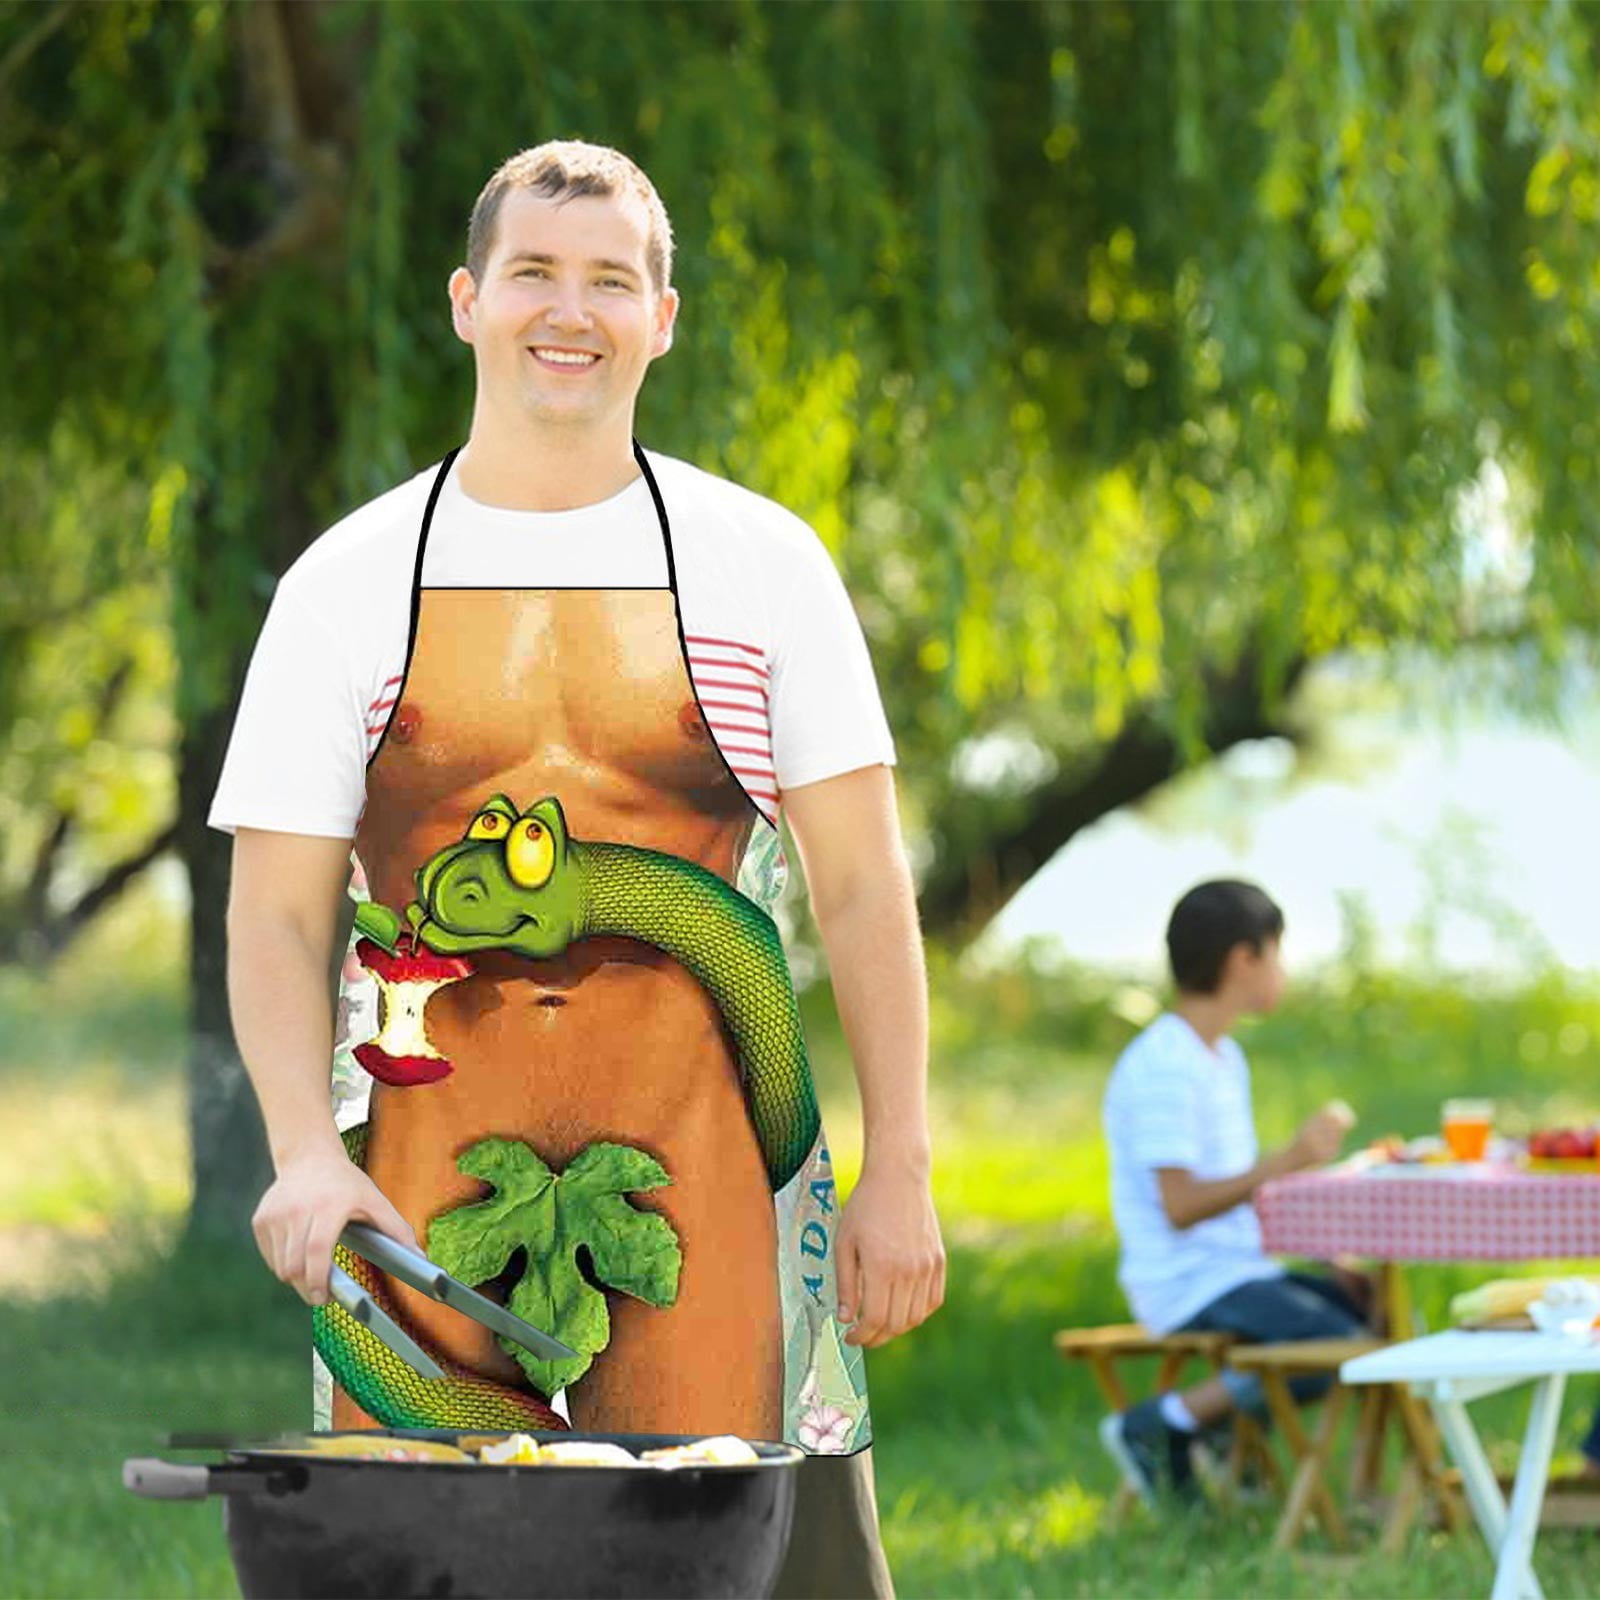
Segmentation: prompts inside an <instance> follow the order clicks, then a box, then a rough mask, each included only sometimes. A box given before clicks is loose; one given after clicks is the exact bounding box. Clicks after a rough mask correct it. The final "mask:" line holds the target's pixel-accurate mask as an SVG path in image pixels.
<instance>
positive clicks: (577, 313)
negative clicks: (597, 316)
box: [546, 284, 592, 328]
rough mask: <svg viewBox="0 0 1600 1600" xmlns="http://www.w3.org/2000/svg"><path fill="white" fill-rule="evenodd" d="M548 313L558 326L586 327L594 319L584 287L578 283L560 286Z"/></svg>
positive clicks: (551, 320) (553, 322) (551, 321)
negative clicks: (585, 298) (585, 296)
mask: <svg viewBox="0 0 1600 1600" xmlns="http://www.w3.org/2000/svg"><path fill="white" fill-rule="evenodd" d="M546 315H547V316H548V318H549V320H550V323H551V325H552V326H553V327H557V328H586V327H588V326H589V323H590V321H591V320H592V318H591V317H590V314H589V307H588V305H587V304H586V302H585V300H584V295H583V289H582V287H581V285H578V284H566V285H563V286H561V287H558V288H557V290H556V293H555V298H554V299H553V300H552V301H551V303H550V309H549V311H548V312H547V313H546Z"/></svg>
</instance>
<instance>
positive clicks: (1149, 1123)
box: [1122, 1055, 1201, 1167]
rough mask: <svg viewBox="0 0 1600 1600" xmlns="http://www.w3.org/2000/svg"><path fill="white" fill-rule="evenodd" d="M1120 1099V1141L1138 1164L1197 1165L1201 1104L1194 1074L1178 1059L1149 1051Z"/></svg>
mask: <svg viewBox="0 0 1600 1600" xmlns="http://www.w3.org/2000/svg"><path fill="white" fill-rule="evenodd" d="M1129 1089H1130V1091H1131V1092H1130V1093H1128V1094H1127V1096H1126V1097H1125V1098H1124V1100H1123V1105H1122V1114H1123V1127H1122V1133H1123V1140H1124V1147H1125V1148H1126V1150H1127V1152H1128V1154H1129V1155H1130V1156H1131V1157H1132V1158H1133V1160H1135V1161H1136V1162H1138V1164H1139V1165H1140V1166H1141V1167H1196V1166H1198V1165H1199V1163H1200V1159H1201V1151H1200V1133H1199V1130H1200V1122H1201V1117H1200V1108H1199V1106H1198V1105H1197V1104H1196V1099H1197V1094H1196V1085H1195V1079H1194V1074H1193V1073H1192V1072H1190V1071H1189V1070H1188V1068H1187V1066H1186V1065H1185V1063H1184V1062H1183V1061H1182V1059H1181V1058H1177V1057H1170V1058H1164V1057H1162V1056H1159V1055H1153V1056H1151V1057H1150V1058H1149V1059H1148V1060H1146V1061H1145V1062H1144V1063H1143V1070H1142V1071H1141V1072H1140V1074H1139V1078H1138V1082H1137V1084H1130V1085H1129Z"/></svg>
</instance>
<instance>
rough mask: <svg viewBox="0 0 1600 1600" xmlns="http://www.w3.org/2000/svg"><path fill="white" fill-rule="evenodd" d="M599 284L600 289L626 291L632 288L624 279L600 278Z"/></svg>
mask: <svg viewBox="0 0 1600 1600" xmlns="http://www.w3.org/2000/svg"><path fill="white" fill-rule="evenodd" d="M600 284H601V287H602V288H606V289H628V288H631V287H632V285H631V284H630V283H629V282H628V280H627V279H626V278H602V279H601V280H600Z"/></svg>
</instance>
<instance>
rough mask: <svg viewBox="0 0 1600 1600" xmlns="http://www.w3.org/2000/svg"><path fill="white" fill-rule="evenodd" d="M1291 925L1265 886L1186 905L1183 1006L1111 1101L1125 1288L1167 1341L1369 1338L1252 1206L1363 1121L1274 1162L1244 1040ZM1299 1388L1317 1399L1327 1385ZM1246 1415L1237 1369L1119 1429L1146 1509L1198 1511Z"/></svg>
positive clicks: (1105, 1435) (1357, 1318)
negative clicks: (1274, 1254) (1266, 1245)
mask: <svg viewBox="0 0 1600 1600" xmlns="http://www.w3.org/2000/svg"><path fill="white" fill-rule="evenodd" d="M1283 926H1284V923H1283V913H1282V912H1281V911H1280V910H1279V909H1278V907H1277V906H1276V905H1275V904H1274V903H1273V902H1272V900H1271V899H1270V898H1269V897H1268V896H1267V895H1266V894H1265V893H1264V892H1263V891H1262V890H1260V889H1259V888H1257V887H1256V886H1255V885H1254V884H1250V883H1240V882H1237V881H1233V880H1218V881H1215V882H1210V883H1202V884H1200V885H1198V886H1197V887H1196V888H1193V889H1191V890H1190V891H1189V892H1188V893H1187V894H1186V895H1184V897H1183V898H1182V899H1181V900H1180V901H1179V902H1178V904H1177V906H1176V907H1175V908H1174V910H1173V913H1172V918H1171V921H1170V922H1169V923H1168V925H1167V952H1168V955H1169V957H1170V960H1171V964H1172V978H1173V983H1174V985H1175V986H1176V989H1177V999H1176V1001H1175V1003H1174V1005H1173V1007H1172V1009H1171V1010H1170V1011H1167V1012H1164V1013H1163V1014H1162V1015H1161V1016H1159V1017H1157V1018H1156V1020H1155V1021H1154V1022H1152V1023H1151V1024H1150V1026H1149V1027H1147V1028H1146V1029H1145V1030H1144V1031H1143V1032H1142V1033H1141V1034H1140V1035H1139V1036H1138V1037H1137V1038H1136V1039H1134V1040H1133V1041H1132V1042H1131V1043H1130V1044H1129V1045H1128V1047H1127V1049H1125V1050H1124V1051H1123V1053H1122V1055H1121V1057H1120V1058H1119V1060H1118V1061H1117V1064H1116V1067H1115V1069H1114V1070H1113V1072H1112V1074H1111V1080H1110V1082H1109V1084H1108V1085H1107V1088H1106V1097H1105V1130H1106V1140H1107V1143H1108V1144H1109V1145H1110V1150H1111V1209H1112V1214H1113V1215H1114V1217H1115V1219H1116V1224H1117V1232H1118V1235H1119V1236H1120V1238H1121V1242H1122V1260H1121V1266H1120V1269H1119V1272H1118V1278H1119V1281H1120V1282H1121V1284H1122V1287H1123V1290H1124V1291H1125V1292H1126V1294H1127V1296H1128V1301H1129V1304H1130V1305H1131V1306H1132V1308H1133V1313H1134V1315H1135V1316H1136V1317H1138V1319H1139V1320H1140V1322H1142V1323H1143V1324H1144V1325H1145V1326H1146V1327H1147V1328H1149V1329H1150V1330H1151V1331H1152V1332H1154V1333H1170V1332H1175V1331H1178V1330H1184V1331H1191V1330H1192V1331H1202V1330H1204V1331H1215V1332H1227V1333H1232V1334H1234V1335H1236V1336H1237V1337H1239V1338H1241V1339H1246V1340H1249V1341H1251V1342H1253V1343H1262V1344H1274V1343H1280V1342H1283V1341H1285V1340H1290V1339H1334V1338H1343V1337H1347V1336H1349V1335H1351V1334H1354V1333H1356V1332H1357V1331H1359V1330H1360V1328H1361V1326H1362V1314H1361V1312H1360V1310H1359V1309H1358V1308H1357V1306H1356V1304H1355V1301H1354V1300H1353V1299H1352V1298H1351V1296H1350V1294H1349V1293H1348V1292H1347V1290H1346V1289H1345V1288H1344V1287H1343V1286H1341V1285H1340V1284H1338V1283H1336V1282H1334V1281H1333V1280H1332V1279H1329V1278H1324V1277H1320V1276H1316V1275H1313V1274H1309V1273H1298V1272H1296V1273H1286V1272H1285V1271H1284V1270H1283V1269H1282V1268H1281V1267H1280V1266H1278V1265H1277V1263H1276V1262H1274V1261H1272V1260H1270V1259H1269V1258H1268V1257H1267V1256H1266V1255H1265V1254H1264V1253H1263V1251H1262V1248H1261V1229H1260V1226H1259V1224H1258V1223H1257V1221H1256V1215H1255V1212H1254V1210H1253V1208H1252V1207H1251V1204H1250V1201H1251V1198H1252V1196H1253V1195H1254V1194H1255V1192H1256V1190H1257V1189H1258V1188H1260V1186H1261V1185H1262V1184H1263V1183H1266V1182H1267V1181H1268V1180H1269V1179H1271V1178H1276V1177H1281V1176H1283V1175H1284V1174H1285V1173H1289V1172H1296V1171H1299V1170H1300V1169H1301V1168H1304V1167H1313V1166H1320V1165H1321V1164H1323V1163H1324V1162H1327V1161H1331V1160H1332V1159H1333V1158H1334V1157H1335V1156H1336V1155H1337V1154H1338V1153H1339V1147H1340V1144H1341V1142H1342V1141H1343V1139H1344V1135H1345V1134H1346V1132H1347V1131H1348V1130H1349V1128H1350V1126H1351V1124H1352V1123H1353V1122H1354V1120H1355V1118H1354V1115H1353V1113H1352V1112H1351V1111H1350V1109H1349V1107H1348V1106H1345V1105H1344V1104H1343V1103H1342V1102H1334V1103H1333V1104H1330V1105H1327V1106H1324V1107H1323V1108H1322V1110H1320V1111H1318V1112H1317V1113H1316V1114H1315V1115H1314V1116H1312V1117H1310V1118H1309V1119H1308V1120H1307V1121H1306V1122H1305V1123H1304V1124H1303V1125H1302V1126H1301V1128H1300V1130H1299V1132H1297V1133H1296V1134H1295V1136H1294V1138H1293V1139H1292V1140H1291V1141H1290V1142H1289V1143H1288V1144H1287V1145H1285V1146H1284V1147H1283V1148H1282V1149H1280V1150H1275V1151H1273V1152H1271V1153H1270V1154H1268V1155H1266V1156H1265V1157H1263V1156H1260V1155H1259V1153H1258V1149H1257V1145H1256V1135H1255V1127H1254V1123H1253V1119H1252V1114H1251V1107H1250V1069H1249V1067H1248V1065H1247V1064H1246V1062H1245V1058H1244V1052H1243V1051H1242V1050H1241V1049H1240V1048H1239V1046H1238V1045H1237V1044H1236V1043H1235V1042H1234V1041H1233V1040H1232V1039H1231V1038H1229V1037H1228V1033H1229V1030H1230V1029H1231V1028H1232V1027H1233V1025H1234V1023H1235V1022H1236V1021H1237V1020H1238V1019H1239V1018H1240V1017H1242V1016H1259V1015H1263V1014H1265V1013H1267V1012H1270V1011H1272V1010H1273V1009H1274V1008H1275V1007H1276V1006H1277V1004H1278V1001H1279V998H1280V996H1281V995H1282V993H1283V982H1284V976H1283V968H1282V966H1281V965H1280V964H1279V944H1280V942H1281V940H1282V937H1283ZM1293 1387H1294V1389H1295V1394H1296V1397H1297V1398H1298V1399H1300V1400H1301V1401H1302V1402H1304V1401H1305V1400H1308V1399H1312V1398H1315V1396H1316V1395H1318V1394H1320V1393H1321V1392H1323V1390H1324V1389H1325V1388H1326V1383H1325V1382H1322V1381H1319V1380H1316V1379H1311V1380H1296V1383H1295V1385H1294V1386H1293ZM1235 1410H1245V1411H1248V1412H1250V1413H1251V1414H1253V1415H1258V1416H1259V1415H1263V1414H1264V1413H1263V1409H1262V1402H1261V1394H1260V1388H1259V1384H1258V1383H1257V1381H1256V1380H1255V1379H1254V1378H1250V1377H1246V1376H1244V1375H1242V1374H1239V1373H1236V1372H1231V1371H1229V1372H1224V1373H1222V1374H1221V1375H1219V1376H1217V1377H1214V1378H1209V1379H1207V1380H1206V1381H1205V1382H1204V1383H1201V1384H1198V1385H1196V1386H1195V1387H1194V1388H1192V1389H1187V1390H1184V1391H1183V1392H1181V1393H1179V1392H1176V1391H1172V1392H1168V1393H1166V1394H1163V1395H1159V1396H1157V1397H1155V1398H1153V1399H1150V1400H1145V1401H1142V1402H1140V1403H1139V1404H1138V1405H1136V1406H1134V1407H1132V1408H1131V1409H1130V1410H1128V1411H1125V1412H1123V1413H1121V1414H1120V1415H1116V1416H1110V1417H1107V1418H1106V1419H1105V1421H1104V1422H1103V1423H1102V1424H1101V1428H1100V1438H1101V1442H1102V1443H1103V1444H1104V1445H1105V1447H1106V1449H1107V1451H1108V1452H1109V1453H1110V1454H1111V1456H1112V1458H1113V1459H1114V1460H1115V1461H1116V1463H1117V1465H1118V1467H1119V1468H1120V1469H1121V1471H1122V1473H1123V1476H1124V1477H1125V1478H1126V1480H1127V1481H1128V1483H1129V1485H1130V1486H1131V1487H1132V1488H1133V1489H1134V1490H1136V1491H1137V1492H1138V1494H1139V1495H1140V1497H1141V1498H1143V1499H1144V1500H1146V1501H1147V1502H1149V1501H1151V1500H1153V1499H1154V1497H1155V1494H1156V1492H1157V1490H1158V1489H1169V1490H1171V1491H1173V1492H1174V1493H1175V1494H1176V1495H1178V1496H1179V1497H1180V1498H1189V1497H1192V1496H1193V1494H1194V1492H1195V1490H1194V1478H1193V1468H1192V1464H1191V1461H1190V1446H1191V1444H1192V1443H1193V1441H1194V1438H1195V1436H1196V1435H1197V1434H1198V1433H1200V1432H1201V1431H1202V1430H1204V1429H1206V1428H1210V1427H1212V1426H1214V1425H1216V1424H1217V1423H1220V1422H1222V1421H1223V1420H1224V1419H1225V1418H1226V1417H1228V1416H1229V1415H1230V1414H1231V1413H1232V1412H1233V1411H1235Z"/></svg>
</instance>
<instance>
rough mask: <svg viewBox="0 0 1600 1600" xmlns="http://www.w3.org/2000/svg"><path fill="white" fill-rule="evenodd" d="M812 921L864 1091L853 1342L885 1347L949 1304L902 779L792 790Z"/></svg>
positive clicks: (846, 1266) (847, 1276) (840, 1253)
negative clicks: (898, 798)
mask: <svg viewBox="0 0 1600 1600" xmlns="http://www.w3.org/2000/svg"><path fill="white" fill-rule="evenodd" d="M783 803H784V814H785V815H786V816H787V818H788V820H789V826H790V828H791V830H792V831H793V833H794V838H795V843H796V844H797V845H798V847H799V851H800V857H801V865H802V867H803V868H804V871H805V877H806V887H807V891H808V893H809V895H810V899H811V910H812V915H813V916H814V917H815V919H816V923H817V928H818V930H819V932H820V933H821V935H822V942H823V945H824V947H825V948H826V950H827V953H828V965H829V968H830V970H831V972H832V976H833V993H834V1001H835V1004H836V1005H837V1006H838V1008H839V1020H840V1022H841V1023H842V1024H843V1026H844V1032H845V1037H846V1039H847V1040H848V1041H849V1044H850V1054H851V1059H852V1061H853V1063H854V1066H855V1073H856V1081H857V1083H858V1084H859V1086H860V1090H861V1114H862V1128H863V1155H862V1165H861V1177H860V1180H859V1182H858V1183H857V1184H856V1187H855V1189H854V1191H853V1192H852V1193H851V1196H850V1199H849V1202H848V1203H847V1204H846V1206H845V1208H844V1212H843V1214H842V1215H841V1217H840V1219H839V1230H838V1235H837V1245H836V1249H837V1262H836V1266H837V1270H838V1274H839V1301H840V1316H841V1318H842V1319H843V1320H845V1321H851V1320H854V1321H855V1326H854V1327H853V1328H852V1329H851V1331H850V1333H849V1334H848V1335H847V1336H846V1338H847V1342H849V1343H853V1344H860V1345H866V1346H869V1347H871V1346H875V1345H880V1344H886V1343H887V1342H888V1341H889V1340H890V1339H893V1338H895V1337H896V1336H897V1335H899V1334H902V1333H905V1332H906V1331H907V1330H908V1329H911V1328H914V1327H916V1326H917V1324H918V1323H919V1322H922V1321H923V1320H924V1319H925V1318H927V1317H928V1316H930V1315H931V1314H932V1313H933V1312H934V1311H936V1310H937V1309H938V1308H939V1306H940V1305H941V1304H942V1303H943V1301H944V1274H945V1254H944V1245H943V1243H942V1241H941V1240H940V1237H939V1221H938V1218H937V1216H936V1215H935V1214H934V1209H933V1197H932V1194H931V1191H930V1173H931V1166H932V1150H931V1141H930V1138H929V1133H928V1101H927V1077H928V985H927V975H926V972H925V970H924V967H923V960H922V937H921V933H920V931H919V929H918V926H917V905H916V892H915V889H914V887H913V885H912V882H911V872H910V868H909V865H908V864H907V861H906V855H905V846H904V844H903V842H902V840H901V837H900V819H899V813H898V811H897V809H896V806H895V794H894V775H893V772H892V771H891V769H890V768H888V767H886V766H873V767H863V768H861V769H859V770H858V771H855V772H847V773H842V774H841V775H840V776H838V777H836V778H827V779H824V780H823V781H821V782H819V783H808V784H804V785H802V786H801V787H799V788H795V789H790V790H788V791H786V792H785V794H784V797H783Z"/></svg>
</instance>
